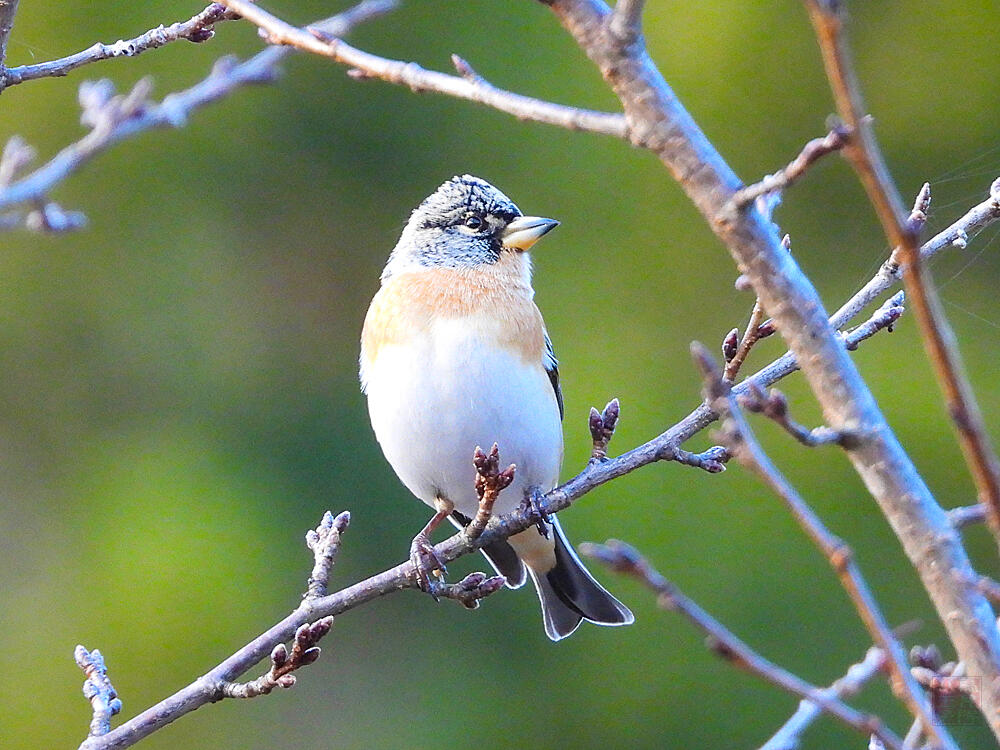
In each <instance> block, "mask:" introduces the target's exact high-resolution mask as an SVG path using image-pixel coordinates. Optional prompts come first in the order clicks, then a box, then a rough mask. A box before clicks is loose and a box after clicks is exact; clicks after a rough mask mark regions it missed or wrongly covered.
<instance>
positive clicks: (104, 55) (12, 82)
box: [0, 3, 239, 92]
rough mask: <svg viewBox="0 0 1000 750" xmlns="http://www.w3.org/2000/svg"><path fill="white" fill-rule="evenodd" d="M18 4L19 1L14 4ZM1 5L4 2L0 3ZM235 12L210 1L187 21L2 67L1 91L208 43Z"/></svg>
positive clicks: (232, 17) (0, 72)
mask: <svg viewBox="0 0 1000 750" xmlns="http://www.w3.org/2000/svg"><path fill="white" fill-rule="evenodd" d="M15 5H16V3H15ZM0 7H2V5H0ZM238 17H239V16H237V15H236V14H235V13H233V12H231V11H229V10H227V9H226V7H225V6H223V5H220V4H219V3H211V4H209V5H208V6H207V7H206V8H205V9H204V10H203V11H201V12H200V13H198V14H196V15H194V16H192V17H191V18H189V19H188V20H187V21H182V22H178V23H173V24H170V26H163V25H162V24H161V25H160V26H157V27H156V28H155V29H150V30H149V31H147V32H145V33H143V34H140V35H139V36H137V37H134V38H132V39H125V40H122V39H119V40H118V41H117V42H115V43H114V44H101V43H100V42H98V43H96V44H94V45H91V46H90V47H88V48H87V49H85V50H81V51H80V52H77V53H75V54H73V55H67V56H66V57H61V58H59V59H58V60H49V61H47V62H41V63H34V64H32V65H19V66H17V67H14V68H0V92H2V91H4V89H7V88H10V87H11V86H16V85H17V84H19V83H24V82H25V81H31V80H35V79H38V78H51V77H58V76H65V75H68V74H69V73H70V72H71V71H74V70H76V69H77V68H80V67H82V66H84V65H89V64H90V63H94V62H98V61H100V60H109V59H112V58H116V57H135V56H136V55H140V54H142V53H143V52H145V51H146V50H151V49H157V48H159V47H163V46H165V45H167V44H170V43H171V42H176V41H179V40H181V39H186V40H187V41H189V42H195V43H198V42H205V41H208V40H209V39H211V38H212V36H213V35H214V34H215V30H214V28H213V27H214V25H215V24H217V23H219V22H220V21H229V20H233V19H235V18H238Z"/></svg>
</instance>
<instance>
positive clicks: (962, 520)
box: [948, 504, 986, 529]
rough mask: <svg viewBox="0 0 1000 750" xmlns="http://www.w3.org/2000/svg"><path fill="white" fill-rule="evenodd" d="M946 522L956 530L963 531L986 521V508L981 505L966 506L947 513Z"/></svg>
mask: <svg viewBox="0 0 1000 750" xmlns="http://www.w3.org/2000/svg"><path fill="white" fill-rule="evenodd" d="M948 520H949V521H950V522H951V525H952V526H954V527H955V528H956V529H964V528H965V527H966V526H971V525H972V524H974V523H982V522H983V521H985V520H986V508H984V507H983V506H982V505H978V504H977V505H966V506H962V507H959V508H952V509H951V510H949V511H948Z"/></svg>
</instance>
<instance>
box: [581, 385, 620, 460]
mask: <svg viewBox="0 0 1000 750" xmlns="http://www.w3.org/2000/svg"><path fill="white" fill-rule="evenodd" d="M619 416H621V406H620V404H619V403H618V399H617V398H613V399H611V400H610V401H609V402H608V405H607V406H605V407H604V411H603V412H599V411H597V409H595V408H594V407H590V418H589V420H588V422H589V425H590V437H591V439H592V440H593V441H594V448H593V450H592V451H591V453H590V460H591V461H592V462H598V463H599V462H601V461H604V460H605V459H606V458H607V457H608V443H610V442H611V438H612V437H613V436H614V434H615V428H616V427H617V426H618V417H619Z"/></svg>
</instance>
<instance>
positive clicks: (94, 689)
mask: <svg viewBox="0 0 1000 750" xmlns="http://www.w3.org/2000/svg"><path fill="white" fill-rule="evenodd" d="M73 658H74V659H76V663H77V665H78V666H79V667H80V669H82V670H83V672H84V674H85V675H87V679H86V681H85V682H84V683H83V696H84V697H85V698H86V699H87V700H88V701H90V705H91V707H92V708H93V709H94V717H93V719H91V721H90V734H89V735H88V736H89V737H102V736H104V735H106V734H107V733H108V732H109V731H111V717H112V716H114V715H115V714H117V713H118V712H119V711H121V710H122V702H121V700H119V698H118V693H117V692H116V691H115V688H114V686H113V685H112V684H111V679H110V678H109V677H108V669H107V667H106V666H105V665H104V656H103V655H102V654H101V652H100V651H98V650H97V649H96V648H95V649H94V650H93V651H88V650H87V649H85V648H84V647H83V646H77V647H76V650H75V651H74V652H73Z"/></svg>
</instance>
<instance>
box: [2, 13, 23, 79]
mask: <svg viewBox="0 0 1000 750" xmlns="http://www.w3.org/2000/svg"><path fill="white" fill-rule="evenodd" d="M18 2H19V0H0V72H2V71H3V69H4V68H3V64H4V60H6V59H7V40H8V39H9V38H10V32H11V30H12V29H13V28H14V16H16V15H17V4H18Z"/></svg>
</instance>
